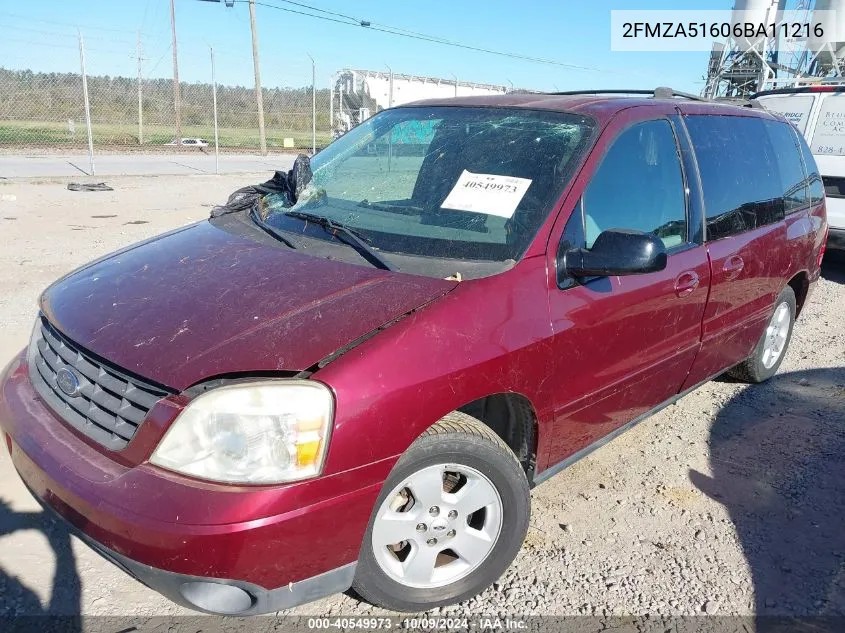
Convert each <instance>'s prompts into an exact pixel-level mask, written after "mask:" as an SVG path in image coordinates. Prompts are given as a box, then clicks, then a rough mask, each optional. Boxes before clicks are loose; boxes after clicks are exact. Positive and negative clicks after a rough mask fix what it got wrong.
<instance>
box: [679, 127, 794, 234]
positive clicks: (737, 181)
mask: <svg viewBox="0 0 845 633" xmlns="http://www.w3.org/2000/svg"><path fill="white" fill-rule="evenodd" d="M684 121H685V122H686V125H687V130H689V134H690V138H691V139H692V145H693V149H694V151H695V155H696V158H697V160H698V169H699V173H700V174H701V185H702V188H703V189H704V209H705V213H706V218H707V222H706V225H707V235H706V239H707V240H710V241H712V240H719V239H722V238H724V237H729V236H731V235H736V234H737V233H742V232H744V231H749V230H751V229H755V228H757V227H758V226H764V225H766V224H771V223H773V222H777V221H779V220H782V219H783V217H784V198H783V194H784V192H785V191H786V188H785V187H784V186H783V184H782V183H781V172H780V167H779V165H778V161H777V158H776V156H775V150H774V148H773V146H772V142H771V140H770V139H769V135H768V134H767V133H766V128H765V125H764V123H765V122H764V120H763V119H761V118H759V117H744V116H724V115H707V114H705V115H689V116H686V117H685V119H684Z"/></svg>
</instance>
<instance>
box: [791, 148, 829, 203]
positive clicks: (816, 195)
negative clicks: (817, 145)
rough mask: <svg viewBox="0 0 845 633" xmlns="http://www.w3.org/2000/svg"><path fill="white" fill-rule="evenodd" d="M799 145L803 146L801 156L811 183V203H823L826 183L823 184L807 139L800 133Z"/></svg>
mask: <svg viewBox="0 0 845 633" xmlns="http://www.w3.org/2000/svg"><path fill="white" fill-rule="evenodd" d="M796 136H797V137H798V138H797V141H798V146H799V147H800V148H801V156H802V158H803V159H804V170H805V171H806V173H807V182H808V184H809V192H810V204H812V205H817V204H821V202H822V200H824V185H823V184H822V177H821V175H820V174H819V168H818V166H817V165H816V159H815V158H813V155H812V153H810V147H809V146H808V145H807V141H805V140H804V137H803V136H801V135H800V134H796Z"/></svg>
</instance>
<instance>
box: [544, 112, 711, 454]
mask: <svg viewBox="0 0 845 633" xmlns="http://www.w3.org/2000/svg"><path fill="white" fill-rule="evenodd" d="M650 111H651V112H652V113H653V112H654V110H653V109H651V110H650ZM652 116H653V114H652ZM632 119H633V120H632ZM612 125H613V124H611V126H612ZM607 135H610V136H611V138H613V140H612V141H611V142H610V143H609V145H608V146H607V149H606V151H605V152H604V155H603V157H602V158H601V161H600V163H599V164H598V166H597V167H596V168H595V169H594V171H593V172H592V175H590V176H589V179H588V180H587V181H586V184H585V185H583V190H582V191H583V193H582V194H581V196H580V199H579V200H578V202H577V204H575V208H574V209H573V211H572V213H571V215H570V217H569V219H568V221H567V223H566V227H565V229H564V232H563V236H562V238H561V242H562V244H563V248H566V247H568V246H576V247H577V246H581V247H586V248H590V247H591V246H592V244H593V242H594V241H595V239H596V237H598V235H599V233H601V232H602V231H604V230H607V229H612V228H616V229H637V230H640V231H646V232H650V233H654V234H656V235H657V236H659V237H660V238H661V239H662V240H663V242H664V244H665V246H666V248H667V250H668V253H669V257H668V264H667V266H666V269H665V270H662V271H659V272H654V273H647V274H640V275H628V276H613V277H597V278H592V279H587V280H575V279H570V278H566V277H565V276H564V277H562V278H561V277H560V276H559V277H558V279H557V280H554V281H555V282H556V283H553V284H552V285H553V287H552V288H550V312H551V321H552V328H553V338H552V345H553V346H554V355H555V358H556V360H557V366H556V368H555V375H554V381H555V385H556V389H557V393H558V399H557V403H556V415H555V430H554V434H553V435H554V437H553V438H552V440H551V442H550V445H551V446H550V453H549V455H548V463H549V464H555V463H556V462H559V461H561V460H563V459H565V458H566V457H568V456H570V455H572V454H573V453H575V452H576V451H578V450H580V449H582V448H585V447H586V446H588V445H590V444H592V443H594V442H596V441H597V440H599V439H600V438H602V437H603V436H605V435H607V434H608V433H610V432H612V431H613V430H615V429H616V428H618V427H620V426H622V425H624V424H625V423H626V422H628V421H629V420H632V419H634V418H636V417H637V416H639V415H640V414H642V413H644V412H646V411H647V410H649V409H651V408H653V407H655V406H656V405H658V404H660V403H661V402H663V401H665V400H667V399H669V398H671V397H672V396H673V395H675V394H676V393H677V392H678V391H679V389H680V387H681V384H682V383H683V381H684V378H685V377H686V375H687V372H688V371H689V369H690V367H691V365H692V362H693V359H694V358H695V355H696V353H697V351H698V349H699V345H700V340H701V320H702V316H703V314H704V308H705V304H706V302H707V292H708V286H709V283H710V269H709V265H708V260H707V253H706V250H705V247H704V246H703V245H702V244H701V243H700V242H701V231H700V229H697V228H696V223H697V222H700V221H701V219H700V216H699V217H696V214H691V212H690V208H691V206H692V205H691V204H690V199H691V196H690V187H689V186H688V185H687V179H686V175H685V171H684V168H683V161H682V153H681V149H680V148H681V147H686V146H685V145H681V144H679V142H678V137H677V135H676V131H675V127H674V126H673V124H672V123H671V122H670V117H669V116H667V117H666V118H660V119H653V120H637V118H636V116H631V115H630V114H629V115H628V117H627V120H626V121H625V123H617V125H616V129H613V128H612V127H610V128H608V129H607V130H605V132H604V135H603V138H605V137H606V136H607ZM599 145H601V139H600V143H599ZM598 151H601V150H598ZM586 169H588V170H589V169H590V166H589V165H588V166H587V168H586ZM580 180H581V179H580V178H579V181H580ZM578 186H579V184H578V183H576V184H575V187H578ZM696 191H697V190H696ZM575 195H577V193H576V194H575ZM570 199H571V197H570ZM691 215H692V220H691ZM550 248H551V247H550Z"/></svg>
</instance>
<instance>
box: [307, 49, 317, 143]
mask: <svg viewBox="0 0 845 633" xmlns="http://www.w3.org/2000/svg"><path fill="white" fill-rule="evenodd" d="M306 55H308V59H310V60H311V156H313V155H314V154H316V153H317V68H316V66H315V64H314V58H313V57H311V53H306Z"/></svg>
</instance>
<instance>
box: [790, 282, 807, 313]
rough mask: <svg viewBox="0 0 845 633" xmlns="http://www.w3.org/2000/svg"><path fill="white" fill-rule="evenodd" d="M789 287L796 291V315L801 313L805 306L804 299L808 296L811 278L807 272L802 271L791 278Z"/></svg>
mask: <svg viewBox="0 0 845 633" xmlns="http://www.w3.org/2000/svg"><path fill="white" fill-rule="evenodd" d="M788 285H789V287H790V288H792V292H794V293H795V316H796V317H797V316H798V315H799V314H801V308H803V307H804V300H805V299H806V298H807V290H808V289H809V287H810V279H809V277H808V276H807V273H805V272H800V273H798V274H797V275H795V276H794V277H793V278H792V279H790V280H789V283H788Z"/></svg>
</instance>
